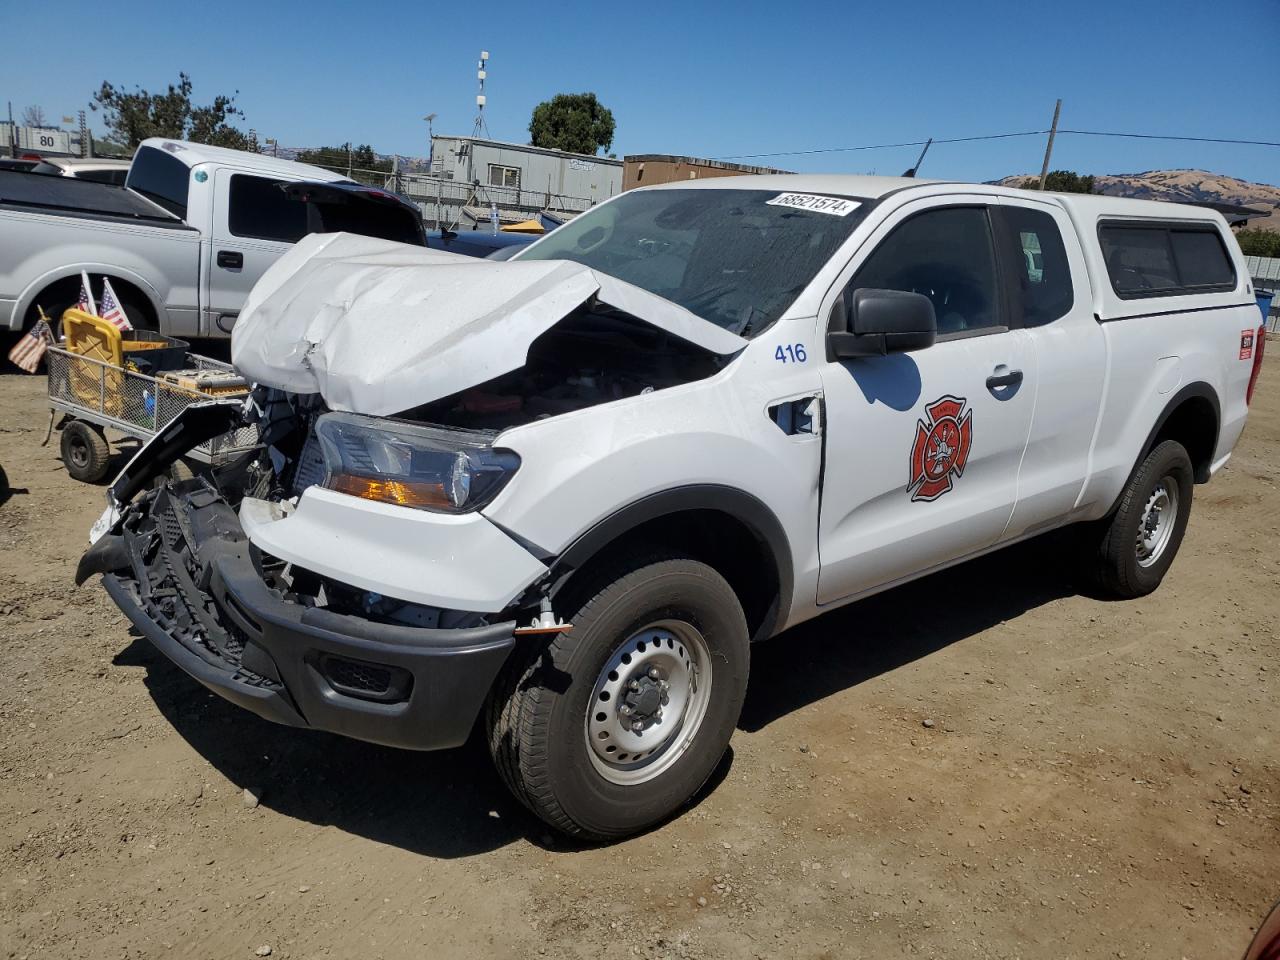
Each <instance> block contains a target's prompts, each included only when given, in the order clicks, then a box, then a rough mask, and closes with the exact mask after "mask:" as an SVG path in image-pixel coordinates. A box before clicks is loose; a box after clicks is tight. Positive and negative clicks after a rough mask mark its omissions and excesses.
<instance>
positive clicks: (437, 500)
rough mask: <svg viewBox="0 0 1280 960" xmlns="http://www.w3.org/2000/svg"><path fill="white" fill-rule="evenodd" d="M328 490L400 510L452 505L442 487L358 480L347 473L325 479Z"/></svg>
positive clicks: (437, 485)
mask: <svg viewBox="0 0 1280 960" xmlns="http://www.w3.org/2000/svg"><path fill="white" fill-rule="evenodd" d="M328 487H329V489H330V490H336V491H338V493H346V494H350V495H351V496H353V497H362V498H364V499H365V500H379V501H381V502H382V503H394V504H396V505H397V506H401V507H417V508H419V509H421V508H423V507H426V508H428V509H430V508H433V507H434V508H441V507H444V508H451V507H453V503H452V502H451V501H450V500H449V497H448V496H447V495H446V494H445V492H444V484H440V483H418V482H414V481H405V480H376V479H374V478H373V477H361V476H356V475H354V474H350V473H341V474H337V475H335V476H333V477H331V478H330V479H329V483H328Z"/></svg>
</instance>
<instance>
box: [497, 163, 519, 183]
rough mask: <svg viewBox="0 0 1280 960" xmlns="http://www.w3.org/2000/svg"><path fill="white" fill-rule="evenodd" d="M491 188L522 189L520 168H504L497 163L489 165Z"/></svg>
mask: <svg viewBox="0 0 1280 960" xmlns="http://www.w3.org/2000/svg"><path fill="white" fill-rule="evenodd" d="M489 186H491V187H511V188H512V189H514V190H519V189H520V168H519V167H504V166H501V165H499V164H496V163H491V164H489Z"/></svg>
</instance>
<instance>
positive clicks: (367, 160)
mask: <svg viewBox="0 0 1280 960" xmlns="http://www.w3.org/2000/svg"><path fill="white" fill-rule="evenodd" d="M348 151H349V152H350V154H351V157H350V167H351V172H352V175H353V176H354V177H355V179H357V180H367V181H369V182H371V183H377V184H381V183H382V179H383V178H382V177H369V176H362V174H367V173H370V172H372V173H390V172H391V161H390V160H379V159H378V155H377V154H376V153H374V152H373V147H371V146H369V144H367V143H362V144H359V145H358V146H354V147H353V146H352V145H351V144H350V143H344V144H342V145H340V146H337V147H316V148H315V149H314V150H301V151H299V152H298V162H299V163H310V164H313V165H314V166H317V167H324V168H325V169H326V170H333V171H336V172H337V173H346V172H347V166H348V163H347V153H348Z"/></svg>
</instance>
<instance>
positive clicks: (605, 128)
mask: <svg viewBox="0 0 1280 960" xmlns="http://www.w3.org/2000/svg"><path fill="white" fill-rule="evenodd" d="M613 130H614V124H613V112H612V111H611V110H610V109H609V108H608V107H606V106H604V104H602V103H601V102H600V101H599V100H597V99H596V95H595V94H594V93H557V94H556V95H555V96H554V97H552V98H551V99H550V100H544V101H543V102H542V103H540V104H538V105H537V106H536V107H534V108H533V117H532V119H530V121H529V135H530V136H531V137H532V138H533V145H534V146H535V147H548V148H550V149H552V150H567V151H569V152H570V153H586V154H591V155H594V154H595V152H596V151H597V150H601V149H603V150H608V149H609V147H611V146H612V145H613Z"/></svg>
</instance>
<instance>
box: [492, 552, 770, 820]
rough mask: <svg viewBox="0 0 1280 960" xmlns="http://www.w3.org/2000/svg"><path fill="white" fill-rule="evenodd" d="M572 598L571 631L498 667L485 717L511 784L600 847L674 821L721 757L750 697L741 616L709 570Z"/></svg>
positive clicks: (629, 574) (647, 572)
mask: <svg viewBox="0 0 1280 960" xmlns="http://www.w3.org/2000/svg"><path fill="white" fill-rule="evenodd" d="M578 598H579V599H578V600H576V601H574V600H571V599H570V600H569V601H568V603H567V604H566V607H565V609H564V611H563V612H564V613H565V614H566V615H567V616H568V618H569V619H570V621H571V622H572V623H573V625H574V628H573V630H572V632H570V633H562V634H558V635H556V636H555V637H554V638H553V639H552V640H550V641H546V642H543V643H541V644H538V645H530V646H529V647H528V648H526V649H525V650H523V651H519V652H518V654H517V655H516V656H514V657H513V658H512V660H511V661H510V662H509V663H508V665H507V667H506V669H505V670H504V673H503V675H502V676H501V677H500V678H499V680H498V682H497V684H496V685H495V688H494V691H493V693H492V695H491V699H490V707H489V711H488V731H489V747H490V751H491V753H492V755H493V759H494V762H495V764H496V765H497V767H498V770H499V773H500V774H501V775H502V777H503V779H504V780H505V781H506V783H507V785H508V787H510V789H511V791H512V792H513V793H514V794H515V795H516V797H517V798H518V799H520V800H521V802H523V803H524V804H525V805H526V806H527V807H529V809H530V810H532V811H533V812H534V813H535V814H537V815H538V816H539V817H541V818H542V819H543V820H545V821H546V822H547V823H549V824H551V825H552V826H554V827H556V828H557V829H559V830H561V831H563V832H565V833H568V834H570V835H573V836H577V837H582V838H588V839H596V840H605V839H615V838H618V837H623V836H626V835H628V834H631V833H635V832H636V831H639V830H643V829H644V828H646V827H649V826H651V825H653V824H655V823H658V822H659V821H661V820H663V819H665V818H666V817H668V816H670V815H671V814H672V813H673V812H675V811H676V810H677V809H679V807H680V806H681V805H682V804H684V803H685V802H687V801H688V800H689V799H690V798H691V797H692V796H693V795H694V794H695V793H696V792H697V791H698V789H699V788H700V787H701V786H702V785H703V784H704V783H705V782H706V781H707V779H708V777H710V776H711V774H712V772H713V771H714V770H715V767H716V764H717V763H719V761H720V758H721V757H722V756H723V755H724V751H725V749H726V747H727V746H728V744H729V737H730V735H731V734H732V732H733V728H734V726H735V725H736V724H737V721H738V715H739V713H740V712H741V709H742V699H743V696H744V694H745V692H746V682H747V671H748V666H749V662H750V650H749V641H748V635H747V625H746V619H745V617H744V616H743V613H742V607H741V605H740V604H739V602H738V598H737V596H736V595H735V594H734V592H733V590H732V589H731V588H730V587H729V584H728V583H726V582H725V580H724V578H723V577H721V576H720V575H719V574H718V573H716V571H715V570H713V569H712V568H711V567H708V566H707V565H705V564H702V563H698V562H696V561H693V560H688V559H685V558H674V557H664V558H653V557H650V558H647V559H641V560H636V561H633V562H631V563H628V564H625V565H623V566H620V567H617V568H615V569H614V570H613V571H612V572H604V573H602V575H601V576H600V577H599V578H597V579H595V580H594V581H593V582H592V584H591V585H590V586H588V587H586V589H584V590H583V591H581V592H580V593H579V594H578Z"/></svg>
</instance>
